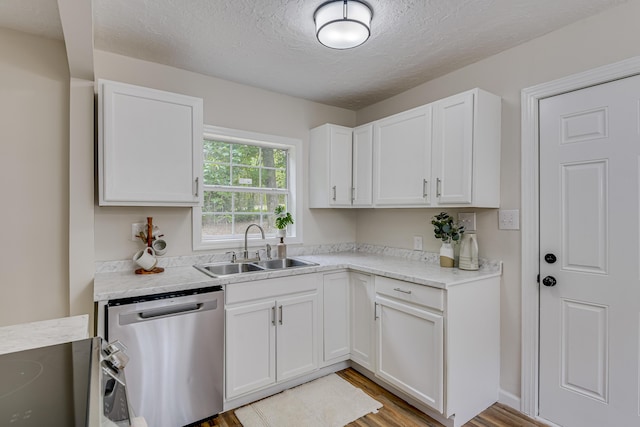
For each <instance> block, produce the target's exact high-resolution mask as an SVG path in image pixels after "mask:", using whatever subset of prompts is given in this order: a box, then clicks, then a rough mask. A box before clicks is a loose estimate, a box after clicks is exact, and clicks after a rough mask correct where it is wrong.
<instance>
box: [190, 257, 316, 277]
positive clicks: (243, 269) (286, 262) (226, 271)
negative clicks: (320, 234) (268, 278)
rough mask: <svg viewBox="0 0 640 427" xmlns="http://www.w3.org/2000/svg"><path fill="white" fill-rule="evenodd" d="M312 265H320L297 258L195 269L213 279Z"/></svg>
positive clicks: (225, 263)
mask: <svg viewBox="0 0 640 427" xmlns="http://www.w3.org/2000/svg"><path fill="white" fill-rule="evenodd" d="M312 265H318V264H316V263H314V262H308V261H302V260H299V259H295V258H283V259H270V260H265V261H256V262H217V263H211V264H196V265H194V267H195V268H196V269H198V270H200V271H202V272H203V273H205V274H207V275H209V276H211V277H225V276H231V275H235V274H243V273H255V272H258V271H265V270H282V269H289V268H297V267H308V266H312Z"/></svg>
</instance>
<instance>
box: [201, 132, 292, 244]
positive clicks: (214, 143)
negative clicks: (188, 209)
mask: <svg viewBox="0 0 640 427" xmlns="http://www.w3.org/2000/svg"><path fill="white" fill-rule="evenodd" d="M204 129H205V134H204V138H203V143H202V146H203V152H202V182H203V191H202V196H201V203H200V206H199V207H198V208H194V209H193V229H194V249H208V248H219V247H225V248H232V247H238V248H239V247H241V246H240V245H239V244H240V243H242V244H244V233H245V230H246V229H247V227H248V226H249V225H250V224H254V223H255V224H258V225H260V226H261V227H262V228H263V229H264V232H265V235H266V236H267V237H269V236H270V237H274V236H275V234H276V228H275V226H274V219H275V218H274V214H273V211H274V210H275V208H276V206H278V205H284V206H285V207H286V209H287V210H288V211H289V212H291V213H292V215H294V220H295V223H294V227H289V229H288V230H287V236H288V237H287V242H289V243H295V242H298V241H300V238H299V237H300V233H299V230H300V227H299V226H298V227H295V226H297V225H298V221H299V218H298V217H297V216H296V215H295V212H296V211H299V210H298V209H296V208H297V206H296V200H297V198H296V197H295V196H296V194H295V189H296V183H297V176H296V173H295V171H296V168H295V165H296V160H297V159H296V156H297V155H298V154H299V149H298V148H299V146H300V142H299V141H298V140H292V139H289V138H283V137H276V136H272V135H263V134H255V133H250V132H242V131H236V130H231V129H224V128H218V127H212V126H205V128H204ZM249 233H250V236H251V237H252V238H254V237H256V236H258V237H260V234H259V230H258V229H257V228H252V229H251V230H250V232H249ZM254 242H255V240H254ZM270 243H272V244H273V243H274V241H273V240H271V241H270ZM259 244H261V245H262V244H264V243H263V242H262V240H261V239H260V243H259Z"/></svg>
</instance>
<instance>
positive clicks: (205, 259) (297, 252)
mask: <svg viewBox="0 0 640 427" xmlns="http://www.w3.org/2000/svg"><path fill="white" fill-rule="evenodd" d="M336 252H363V253H369V254H377V255H385V256H390V257H400V258H405V259H409V260H412V261H424V262H425V263H429V264H438V263H439V261H440V258H439V257H440V255H439V254H438V253H436V252H424V251H416V250H410V249H400V248H392V247H389V246H377V245H370V244H366V243H358V244H356V243H354V242H351V243H337V244H330V245H309V246H293V245H291V246H289V247H288V248H287V255H288V256H291V257H296V256H305V255H318V254H326V253H336ZM229 260H230V255H229V254H226V253H206V254H196V255H184V256H174V257H159V258H158V267H164V268H167V267H188V266H192V265H194V264H205V263H210V262H224V261H229ZM500 263H501V261H494V260H487V259H482V258H481V259H479V264H480V269H481V270H485V269H491V270H493V269H496V268H500ZM95 265H96V273H112V272H117V271H127V270H133V269H135V265H134V262H133V261H132V260H130V259H127V260H119V261H96V263H95Z"/></svg>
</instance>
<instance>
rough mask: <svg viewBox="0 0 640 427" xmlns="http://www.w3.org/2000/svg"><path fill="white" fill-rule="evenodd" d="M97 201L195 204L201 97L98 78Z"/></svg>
mask: <svg viewBox="0 0 640 427" xmlns="http://www.w3.org/2000/svg"><path fill="white" fill-rule="evenodd" d="M98 86H99V89H98V90H99V92H98V96H99V102H98V105H99V107H98V109H99V110H98V176H99V203H100V205H101V206H109V205H111V206H194V205H197V204H198V203H199V199H200V197H199V196H200V193H201V187H202V177H201V176H200V171H201V163H202V126H203V123H202V121H203V119H202V114H203V105H202V99H200V98H194V97H191V96H185V95H179V94H175V93H169V92H163V91H159V90H155V89H149V88H144V87H139V86H134V85H129V84H124V83H118V82H112V81H106V80H100V81H99V82H98Z"/></svg>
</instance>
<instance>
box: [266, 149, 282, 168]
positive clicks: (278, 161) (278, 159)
mask: <svg viewBox="0 0 640 427" xmlns="http://www.w3.org/2000/svg"><path fill="white" fill-rule="evenodd" d="M272 150H273V159H274V162H273V166H275V167H277V168H280V169H286V168H287V150H278V149H277V148H273V149H272ZM265 166H266V165H265Z"/></svg>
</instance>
